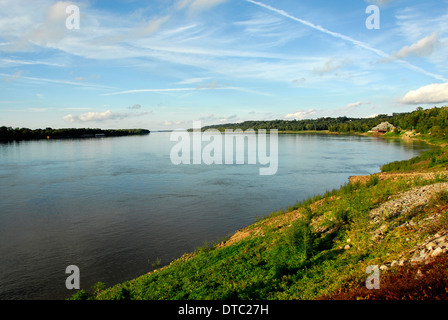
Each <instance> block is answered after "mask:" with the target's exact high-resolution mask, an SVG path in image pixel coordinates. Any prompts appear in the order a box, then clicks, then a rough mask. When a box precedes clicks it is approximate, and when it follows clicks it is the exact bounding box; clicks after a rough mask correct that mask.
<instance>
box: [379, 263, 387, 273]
mask: <svg viewBox="0 0 448 320" xmlns="http://www.w3.org/2000/svg"><path fill="white" fill-rule="evenodd" d="M388 269H389V268H388V267H387V266H385V265H384V264H383V265H382V266H381V267H380V270H381V271H386V270H388Z"/></svg>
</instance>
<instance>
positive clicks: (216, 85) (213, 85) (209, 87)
mask: <svg viewBox="0 0 448 320" xmlns="http://www.w3.org/2000/svg"><path fill="white" fill-rule="evenodd" d="M0 75H1V74H0ZM202 90H233V91H241V92H246V93H254V94H260V95H266V94H267V93H264V92H258V91H255V90H251V89H246V88H240V87H232V86H220V85H219V82H212V83H210V84H207V85H201V86H198V87H195V88H164V89H134V90H125V91H118V92H112V93H104V94H103V96H114V95H121V94H133V93H145V92H146V93H162V94H163V93H173V92H192V91H202Z"/></svg>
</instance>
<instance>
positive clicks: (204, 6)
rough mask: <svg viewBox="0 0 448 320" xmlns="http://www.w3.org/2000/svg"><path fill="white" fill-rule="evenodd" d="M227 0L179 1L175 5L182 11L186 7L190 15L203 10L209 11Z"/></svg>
mask: <svg viewBox="0 0 448 320" xmlns="http://www.w3.org/2000/svg"><path fill="white" fill-rule="evenodd" d="M226 1H227V0H181V1H179V2H178V3H177V8H178V9H184V8H187V7H188V11H189V12H190V13H199V12H202V11H205V10H209V9H211V8H213V7H215V6H217V5H219V4H221V3H224V2H226Z"/></svg>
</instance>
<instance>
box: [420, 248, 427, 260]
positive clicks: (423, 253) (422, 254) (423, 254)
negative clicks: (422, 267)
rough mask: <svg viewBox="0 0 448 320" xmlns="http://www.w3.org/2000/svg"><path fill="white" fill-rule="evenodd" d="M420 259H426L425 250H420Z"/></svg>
mask: <svg viewBox="0 0 448 320" xmlns="http://www.w3.org/2000/svg"><path fill="white" fill-rule="evenodd" d="M420 257H421V258H424V257H426V249H422V250H420Z"/></svg>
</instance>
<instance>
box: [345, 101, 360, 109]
mask: <svg viewBox="0 0 448 320" xmlns="http://www.w3.org/2000/svg"><path fill="white" fill-rule="evenodd" d="M362 104H363V103H362V102H361V101H358V102H354V103H349V104H348V105H347V109H351V108H356V107H359V106H361V105H362Z"/></svg>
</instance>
